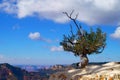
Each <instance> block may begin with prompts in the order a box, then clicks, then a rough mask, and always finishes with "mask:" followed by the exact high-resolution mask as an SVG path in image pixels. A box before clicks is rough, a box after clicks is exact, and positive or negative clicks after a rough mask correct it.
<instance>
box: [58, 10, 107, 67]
mask: <svg viewBox="0 0 120 80" xmlns="http://www.w3.org/2000/svg"><path fill="white" fill-rule="evenodd" d="M64 14H66V16H67V17H68V18H69V19H70V20H72V21H73V23H74V24H75V26H76V28H77V32H76V33H73V30H72V25H70V27H71V31H70V32H71V34H70V35H68V36H66V35H64V37H63V40H62V41H61V42H60V45H61V46H63V49H64V50H65V51H69V52H73V53H74V55H75V56H80V58H81V62H80V63H79V67H81V68H85V67H86V65H87V64H88V62H89V59H88V57H87V55H91V54H93V53H96V54H98V53H102V51H103V50H104V48H105V46H106V33H103V32H102V30H101V29H100V28H97V29H96V31H93V30H92V28H91V29H90V32H87V31H85V30H83V29H82V27H81V26H80V25H79V24H78V23H77V21H76V19H77V16H78V15H76V17H75V18H72V17H71V16H72V14H73V11H72V12H71V14H70V15H69V14H68V13H67V12H64Z"/></svg>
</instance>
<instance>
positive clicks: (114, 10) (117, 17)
mask: <svg viewBox="0 0 120 80" xmlns="http://www.w3.org/2000/svg"><path fill="white" fill-rule="evenodd" d="M119 4H120V0H0V63H10V64H39V65H41V64H42V65H46V64H49V65H51V64H52V65H53V64H72V63H75V62H79V61H80V58H79V57H75V56H74V55H73V53H70V52H66V51H64V50H63V48H62V47H61V46H60V44H59V43H60V42H61V41H62V40H63V34H66V35H68V34H69V32H70V24H72V26H73V30H74V32H75V30H76V27H75V25H74V23H72V22H71V21H70V20H69V19H68V17H67V16H66V15H65V14H63V13H62V12H67V13H68V14H70V13H71V11H72V10H74V13H73V15H72V17H73V18H74V17H75V16H76V15H77V14H78V17H77V21H78V23H79V24H81V25H82V27H83V29H85V30H86V31H89V29H90V27H92V28H93V29H94V30H95V29H96V28H97V27H100V28H101V29H102V31H103V32H105V33H107V41H106V43H107V45H106V47H105V50H104V51H103V53H101V54H97V55H96V54H93V55H88V57H89V60H90V62H105V61H120V6H119Z"/></svg>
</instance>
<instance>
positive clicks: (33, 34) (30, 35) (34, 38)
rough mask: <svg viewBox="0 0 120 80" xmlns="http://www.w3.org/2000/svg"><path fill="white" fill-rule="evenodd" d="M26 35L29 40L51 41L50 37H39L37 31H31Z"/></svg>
mask: <svg viewBox="0 0 120 80" xmlns="http://www.w3.org/2000/svg"><path fill="white" fill-rule="evenodd" d="M28 37H29V38H30V39H31V40H40V41H44V42H47V43H51V42H52V41H51V40H50V39H47V38H43V37H41V35H40V33H39V32H34V33H32V32H31V33H29V35H28Z"/></svg>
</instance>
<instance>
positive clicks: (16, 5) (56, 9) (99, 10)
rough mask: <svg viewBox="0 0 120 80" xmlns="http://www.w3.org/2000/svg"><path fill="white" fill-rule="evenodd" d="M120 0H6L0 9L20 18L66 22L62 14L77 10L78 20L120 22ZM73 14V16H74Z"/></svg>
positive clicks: (97, 22)
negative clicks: (38, 18)
mask: <svg viewBox="0 0 120 80" xmlns="http://www.w3.org/2000/svg"><path fill="white" fill-rule="evenodd" d="M119 4H120V0H10V1H9V0H4V1H3V3H1V4H0V10H3V11H5V12H7V13H12V14H16V15H17V16H18V18H24V17H27V16H39V17H40V18H45V19H50V20H53V21H56V22H66V20H68V19H67V17H66V16H65V15H64V14H62V12H64V11H66V12H68V13H70V12H71V11H72V10H75V13H74V15H76V13H79V16H78V20H79V21H82V22H85V23H88V24H117V23H118V22H120V17H119V16H120V14H119V12H120V7H119ZM74 15H73V16H74Z"/></svg>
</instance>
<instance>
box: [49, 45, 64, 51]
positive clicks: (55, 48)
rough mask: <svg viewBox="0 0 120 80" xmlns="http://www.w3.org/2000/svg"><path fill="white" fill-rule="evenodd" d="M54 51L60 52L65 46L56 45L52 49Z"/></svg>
mask: <svg viewBox="0 0 120 80" xmlns="http://www.w3.org/2000/svg"><path fill="white" fill-rule="evenodd" d="M50 50H51V51H52V52H56V51H57V52H60V51H63V47H62V46H59V47H56V46H53V47H51V49H50Z"/></svg>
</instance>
